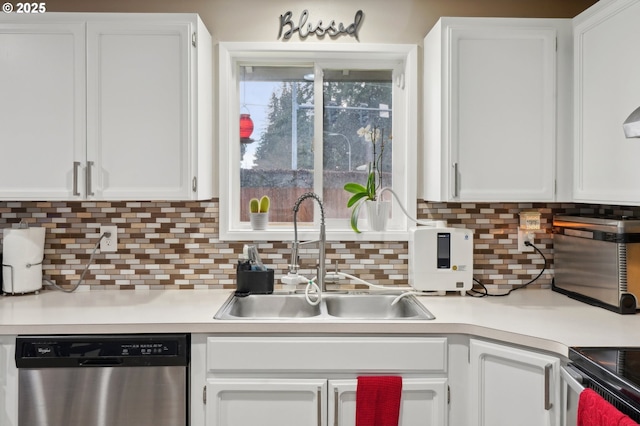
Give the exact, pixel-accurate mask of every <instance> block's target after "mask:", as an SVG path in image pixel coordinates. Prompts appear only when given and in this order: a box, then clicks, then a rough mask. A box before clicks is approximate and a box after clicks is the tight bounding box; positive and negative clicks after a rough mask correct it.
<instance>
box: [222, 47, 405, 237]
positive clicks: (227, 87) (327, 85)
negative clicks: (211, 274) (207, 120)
mask: <svg viewBox="0 0 640 426" xmlns="http://www.w3.org/2000/svg"><path fill="white" fill-rule="evenodd" d="M302 46H303V44H296V45H294V44H293V43H291V44H289V43H287V44H269V43H267V44H264V45H260V44H257V45H256V44H255V43H254V44H246V43H221V44H220V76H219V78H220V80H219V94H220V105H223V106H225V107H224V108H221V110H220V111H219V117H220V120H219V128H220V130H219V135H220V139H219V155H220V158H219V160H220V175H219V176H220V238H221V239H222V240H290V239H291V238H292V236H293V211H292V208H293V205H294V203H295V201H296V199H297V198H298V197H299V196H300V195H301V194H303V193H305V192H309V191H313V192H315V193H317V194H319V195H320V196H321V198H322V200H323V203H324V208H325V222H326V225H327V238H328V239H329V240H347V241H348V240H367V241H368V240H394V241H395V240H406V238H407V228H408V225H409V222H408V221H407V218H406V217H405V216H404V215H403V214H402V212H401V209H400V207H399V206H398V204H397V202H396V201H395V200H394V201H393V203H392V204H393V208H392V213H391V217H390V218H389V223H388V225H387V230H386V231H385V232H367V231H365V232H363V233H362V234H356V233H354V232H353V231H352V230H351V228H350V225H349V217H350V214H351V211H350V210H349V209H347V207H346V202H347V200H348V198H349V194H348V193H347V192H346V191H344V189H343V186H344V184H345V183H346V182H359V183H362V184H364V183H365V182H366V175H367V165H368V164H369V162H370V161H371V160H372V158H373V157H372V156H373V152H372V150H371V143H370V142H368V141H367V138H366V137H365V133H366V131H367V130H371V129H374V128H377V129H379V130H380V131H381V132H382V133H383V135H384V139H385V151H384V156H383V158H382V172H383V186H389V187H391V188H393V190H394V192H396V194H397V195H398V197H399V198H400V200H401V202H402V203H403V204H404V206H405V207H406V208H407V209H408V211H409V212H415V206H416V193H417V191H416V181H417V179H416V158H417V153H416V149H417V148H416V134H417V126H416V123H417V112H416V108H417V101H416V99H417V95H416V92H417V82H416V74H417V70H416V47H415V46H405V45H393V46H391V45H384V46H374V45H360V44H358V45H353V46H351V45H349V46H347V47H340V46H329V45H325V44H319V43H317V44H311V45H309V44H304V47H302ZM247 115H248V116H249V117H250V118H251V120H252V122H253V131H252V132H251V134H250V136H248V132H249V131H250V130H248V129H247V127H246V126H247V124H246V122H244V120H246V118H247ZM241 119H242V120H243V123H240V120H241ZM241 127H242V130H241ZM241 133H242V134H241ZM263 195H268V196H269V197H270V199H271V205H270V209H269V225H268V226H267V228H266V229H265V230H260V231H256V230H252V229H251V226H250V223H249V200H250V199H252V198H260V197H261V196H263ZM390 197H391V194H390V193H389V192H387V193H386V194H385V197H384V198H385V199H390ZM319 221H320V211H319V209H318V207H317V206H316V205H315V203H312V202H311V201H309V202H306V201H305V202H304V203H303V204H302V205H301V208H300V211H299V212H298V231H299V234H300V238H302V239H307V238H315V237H317V235H315V234H317V232H318V231H317V230H318V227H319ZM359 223H360V229H363V230H366V229H367V223H366V215H365V214H364V209H362V211H361V215H360V222H359Z"/></svg>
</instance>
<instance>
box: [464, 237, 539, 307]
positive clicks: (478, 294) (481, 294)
mask: <svg viewBox="0 0 640 426" xmlns="http://www.w3.org/2000/svg"><path fill="white" fill-rule="evenodd" d="M524 245H525V246H530V247H533V248H534V250H535V251H537V252H538V253H539V254H540V256H542V258H543V259H544V266H543V267H542V270H541V271H540V272H539V273H538V275H536V277H535V278H533V279H532V280H531V281H529V282H528V283H525V284H522V285H521V286H518V287H514V288H512V289H511V290H509V291H507V292H506V293H499V294H492V293H489V291H488V290H487V287H486V286H485V285H484V284H482V283H481V282H480V281H478V280H477V279H475V278H474V279H473V281H475V282H476V284H478V285H479V286H480V287H482V289H483V290H484V291H478V290H475V289H473V288H472V289H471V290H469V291H468V292H467V295H469V296H471V297H503V296H508V295H510V294H511V292H513V291H516V290H520V289H521V288H525V287H526V286H528V285H529V284H532V283H534V282H536V280H537V279H538V278H540V277H541V276H542V274H544V271H546V270H547V258H546V257H545V256H544V254H543V253H542V252H541V251H540V249H539V248H538V247H536V246H535V245H533V244H532V243H530V242H529V241H525V242H524Z"/></svg>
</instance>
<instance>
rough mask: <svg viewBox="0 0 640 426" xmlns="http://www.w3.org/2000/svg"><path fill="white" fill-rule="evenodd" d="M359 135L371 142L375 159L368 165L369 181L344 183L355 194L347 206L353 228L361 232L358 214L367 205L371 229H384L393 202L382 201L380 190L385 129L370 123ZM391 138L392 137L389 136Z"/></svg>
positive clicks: (360, 130) (345, 188) (345, 187)
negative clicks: (363, 183) (349, 210)
mask: <svg viewBox="0 0 640 426" xmlns="http://www.w3.org/2000/svg"><path fill="white" fill-rule="evenodd" d="M358 136H360V137H363V138H364V140H365V141H366V142H370V143H371V145H372V147H373V161H370V162H369V164H368V165H367V182H366V184H365V185H362V184H360V183H356V182H349V183H347V184H345V185H344V190H345V191H347V192H349V193H351V194H353V195H352V196H351V197H350V198H349V200H348V201H347V208H350V209H351V229H353V230H354V231H355V232H357V233H360V230H359V229H358V215H359V214H360V208H361V207H362V206H363V205H367V213H368V219H369V229H370V230H373V231H384V229H385V227H386V222H387V218H388V217H389V209H390V207H391V203H390V202H389V201H380V200H379V199H378V197H379V196H380V194H379V191H380V190H381V189H382V155H383V154H384V146H385V139H384V129H380V128H378V127H373V128H372V127H371V126H370V125H368V126H366V127H362V128H360V129H359V130H358ZM389 139H391V138H389Z"/></svg>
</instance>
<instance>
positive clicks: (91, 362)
mask: <svg viewBox="0 0 640 426" xmlns="http://www.w3.org/2000/svg"><path fill="white" fill-rule="evenodd" d="M122 364H123V360H122V358H95V359H91V358H88V359H87V358H85V359H81V360H78V365H79V366H80V367H119V366H121V365H122Z"/></svg>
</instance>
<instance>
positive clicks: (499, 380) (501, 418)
mask: <svg viewBox="0 0 640 426" xmlns="http://www.w3.org/2000/svg"><path fill="white" fill-rule="evenodd" d="M470 358H471V368H470V371H471V388H470V397H469V400H470V402H471V407H470V408H471V421H472V424H473V425H478V426H512V425H516V424H517V425H519V426H529V425H530V426H543V425H545V426H546V425H558V424H559V421H560V418H559V412H560V410H559V405H560V404H559V400H560V397H559V394H560V392H559V386H560V384H559V368H560V361H559V360H558V359H557V358H554V357H551V356H547V355H543V354H538V353H535V352H529V351H525V350H522V349H516V348H513V347H510V346H505V345H497V344H493V343H488V342H483V341H479V340H475V339H471V342H470Z"/></svg>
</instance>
